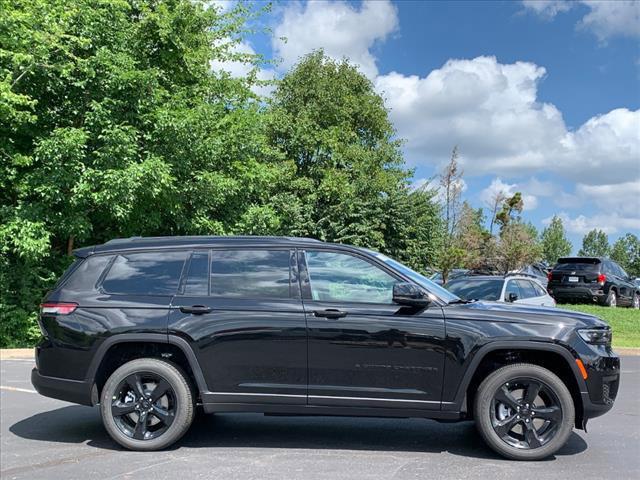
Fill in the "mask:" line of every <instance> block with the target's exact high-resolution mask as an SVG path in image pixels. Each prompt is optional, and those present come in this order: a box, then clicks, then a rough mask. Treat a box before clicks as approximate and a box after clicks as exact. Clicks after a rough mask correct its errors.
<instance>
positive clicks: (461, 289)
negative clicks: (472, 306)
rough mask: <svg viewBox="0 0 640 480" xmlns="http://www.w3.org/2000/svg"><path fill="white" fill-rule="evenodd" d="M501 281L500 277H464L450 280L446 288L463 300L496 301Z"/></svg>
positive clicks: (498, 297)
mask: <svg viewBox="0 0 640 480" xmlns="http://www.w3.org/2000/svg"><path fill="white" fill-rule="evenodd" d="M502 282H503V280H502V279H501V278H498V279H480V278H464V279H457V280H452V281H451V282H449V283H447V288H448V289H449V290H450V291H451V292H453V293H455V294H456V295H458V296H460V297H461V298H463V299H464V300H473V299H477V300H492V301H496V300H499V299H500V294H501V293H502Z"/></svg>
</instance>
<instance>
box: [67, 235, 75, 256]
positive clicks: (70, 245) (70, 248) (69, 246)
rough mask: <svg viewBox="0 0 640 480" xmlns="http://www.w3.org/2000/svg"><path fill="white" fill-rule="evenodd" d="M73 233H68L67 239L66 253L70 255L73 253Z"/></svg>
mask: <svg viewBox="0 0 640 480" xmlns="http://www.w3.org/2000/svg"><path fill="white" fill-rule="evenodd" d="M74 238H75V235H69V239H68V240H67V255H69V256H71V255H72V254H73V240H74Z"/></svg>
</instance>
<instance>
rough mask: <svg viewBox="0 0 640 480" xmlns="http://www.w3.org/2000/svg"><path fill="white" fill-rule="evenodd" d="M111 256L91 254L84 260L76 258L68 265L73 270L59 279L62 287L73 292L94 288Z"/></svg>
mask: <svg viewBox="0 0 640 480" xmlns="http://www.w3.org/2000/svg"><path fill="white" fill-rule="evenodd" d="M112 258H113V255H92V256H90V257H87V258H85V259H84V260H76V263H74V264H73V265H72V266H71V267H70V268H72V269H73V270H72V271H71V272H69V274H68V275H67V274H65V277H63V278H62V279H60V284H61V285H62V288H63V289H64V290H71V291H74V292H87V291H91V290H94V289H95V288H96V285H97V284H98V280H99V279H100V276H101V275H102V272H104V269H105V268H107V265H109V262H110V261H111V259H112ZM65 278H67V279H66V280H65Z"/></svg>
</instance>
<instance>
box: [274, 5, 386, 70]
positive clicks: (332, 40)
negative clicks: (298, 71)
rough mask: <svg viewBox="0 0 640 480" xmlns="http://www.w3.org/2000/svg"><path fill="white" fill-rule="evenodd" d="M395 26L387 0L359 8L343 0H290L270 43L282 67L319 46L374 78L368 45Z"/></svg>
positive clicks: (373, 67) (382, 37) (376, 68)
mask: <svg viewBox="0 0 640 480" xmlns="http://www.w3.org/2000/svg"><path fill="white" fill-rule="evenodd" d="M397 27H398V15H397V12H396V8H395V7H394V6H393V4H391V2H389V1H388V0H381V1H371V2H368V1H367V2H363V3H362V4H361V6H360V8H356V7H354V6H351V5H350V4H348V3H347V2H343V1H335V2H319V1H310V2H307V3H306V4H304V5H303V4H301V3H299V2H291V3H288V4H286V7H285V8H284V10H283V13H282V20H281V22H280V23H279V24H278V25H277V26H276V27H275V29H274V34H273V37H272V46H273V49H274V51H275V52H276V54H277V56H280V57H281V58H282V66H283V67H284V68H286V69H288V68H290V67H291V66H293V65H294V64H295V63H296V62H297V61H298V60H299V59H300V57H302V56H303V55H306V54H307V53H309V52H310V51H312V50H315V49H319V48H323V49H324V51H325V54H327V55H328V56H329V57H331V58H334V59H337V60H340V59H342V58H343V57H346V58H348V59H349V60H350V61H351V62H352V63H354V64H355V65H358V66H359V67H360V69H361V70H362V72H363V73H364V74H365V75H367V76H368V77H369V78H374V77H375V76H376V75H377V74H378V67H377V66H376V58H375V57H374V56H373V54H372V53H371V51H370V49H371V47H372V46H373V45H374V44H375V43H376V42H378V41H384V40H385V39H386V38H387V36H388V35H389V34H390V33H392V32H393V31H394V30H395V29H396V28H397ZM283 37H284V38H286V40H283Z"/></svg>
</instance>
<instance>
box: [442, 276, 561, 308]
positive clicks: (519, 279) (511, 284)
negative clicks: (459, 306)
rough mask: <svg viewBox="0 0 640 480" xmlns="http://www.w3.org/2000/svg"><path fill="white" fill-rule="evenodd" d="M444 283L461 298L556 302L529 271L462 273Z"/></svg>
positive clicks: (553, 303)
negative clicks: (495, 273)
mask: <svg viewBox="0 0 640 480" xmlns="http://www.w3.org/2000/svg"><path fill="white" fill-rule="evenodd" d="M444 287H445V288H446V289H447V290H449V291H450V292H452V293H455V294H456V295H457V296H459V297H460V298H462V299H464V300H490V301H492V302H508V303H519V304H524V305H540V306H544V307H555V306H556V301H555V300H554V299H553V298H552V297H551V296H550V295H549V294H548V293H547V290H546V289H545V288H544V287H543V286H542V285H541V284H540V282H539V281H538V280H537V279H536V278H535V277H534V276H532V275H531V276H530V275H522V274H508V275H465V276H464V277H457V278H454V279H453V280H450V281H449V282H447V284H446V285H445V286H444Z"/></svg>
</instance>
